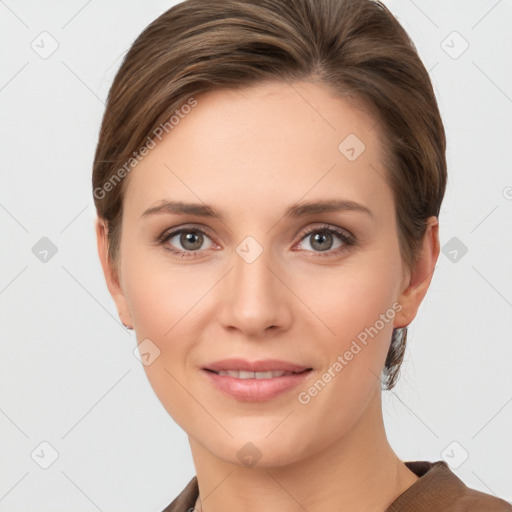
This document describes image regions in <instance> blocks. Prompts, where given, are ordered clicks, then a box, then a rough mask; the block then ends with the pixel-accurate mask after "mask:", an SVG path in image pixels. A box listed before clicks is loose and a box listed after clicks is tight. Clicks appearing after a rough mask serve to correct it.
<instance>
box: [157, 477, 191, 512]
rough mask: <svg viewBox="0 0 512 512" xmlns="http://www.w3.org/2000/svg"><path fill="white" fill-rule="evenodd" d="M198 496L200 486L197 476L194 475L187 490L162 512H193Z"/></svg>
mask: <svg viewBox="0 0 512 512" xmlns="http://www.w3.org/2000/svg"><path fill="white" fill-rule="evenodd" d="M198 495H199V486H198V483H197V476H195V475H194V477H193V478H192V480H190V481H189V483H188V484H187V485H186V487H185V489H183V491H181V493H180V494H179V495H178V496H177V497H176V499H175V500H174V501H173V502H172V503H171V504H169V505H167V507H165V508H164V510H162V512H192V511H193V510H194V505H195V503H196V499H197V497H198Z"/></svg>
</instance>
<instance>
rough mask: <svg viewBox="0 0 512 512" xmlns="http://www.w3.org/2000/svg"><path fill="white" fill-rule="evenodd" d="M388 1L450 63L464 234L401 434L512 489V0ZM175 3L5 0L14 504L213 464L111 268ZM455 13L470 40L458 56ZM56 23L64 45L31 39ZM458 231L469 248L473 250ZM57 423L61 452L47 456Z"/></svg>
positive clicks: (59, 504) (39, 504)
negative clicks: (196, 450)
mask: <svg viewBox="0 0 512 512" xmlns="http://www.w3.org/2000/svg"><path fill="white" fill-rule="evenodd" d="M206 3H207V2H205V4H206ZM386 4H387V5H388V6H389V8H390V9H391V11H392V12H393V13H394V14H395V15H396V16H397V17H398V19H399V20H400V22H401V23H402V24H403V26H404V27H405V29H406V30H407V31H408V32H409V34H410V35H411V37H412V39H413V41H414V42H415V44H416V46H417V48H418V50H419V53H420V56H421V57H422V59H423V61H424V63H425V66H426V67H427V69H428V70H429V72H430V74H431V77H432V81H433V84H434V88H435V91H436V95H437V97H438V100H439V105H440V109H441V113H442V116H443V120H444V123H445V128H446V131H447V137H448V152H447V156H448V164H449V183H448V189H447V193H446V198H445V201H444V205H443V209H442V214H441V216H440V224H441V230H440V236H441V243H442V245H443V246H445V252H446V254H441V255H440V258H439V262H438V265H437V269H436V271H435V275H434V278H433V282H432V285H431V289H430V291H429V293H428V295H427V298H426V300H425V302H424V304H423V305H422V307H421V309H420V314H419V316H418V318H417V319H416V320H415V321H414V322H413V324H412V326H411V328H410V331H409V332H410V341H409V345H408V349H407V353H406V361H405V363H404V366H403V368H402V377H401V380H400V381H399V384H398V386H397V387H396V388H395V389H394V390H393V391H392V392H389V393H385V395H384V405H385V421H386V426H387V430H388V434H389V437H390V441H391V443H392V445H393V447H394V448H395V450H396V451H397V453H398V455H399V456H400V457H401V458H402V459H403V460H432V461H434V460H440V459H442V458H444V459H446V460H447V461H448V462H450V463H452V464H453V466H454V469H453V471H454V472H455V473H456V474H457V475H458V476H459V477H460V478H461V479H462V480H463V481H464V482H465V483H466V484H467V485H468V486H470V487H473V488H475V489H479V490H482V491H484V492H487V493H490V494H496V495H498V496H500V497H502V498H505V499H507V500H509V501H512V435H511V433H512V376H511V371H510V367H511V363H512V343H511V337H510V332H511V327H512V326H511V320H512V315H511V312H512V311H511V308H512V286H511V284H512V270H511V265H510V262H511V261H512V250H511V249H512V229H511V224H512V223H511V218H512V217H511V211H512V200H511V199H512V173H511V169H512V167H511V160H512V158H511V150H510V146H511V140H512V138H511V131H512V130H511V123H510V120H511V114H512V74H511V67H512V59H511V58H510V55H511V51H510V50H511V49H512V33H511V32H510V22H511V19H512V3H511V2H510V1H506V0H502V1H496V0H487V1H476V0H475V1H471V2H468V1H466V0H465V1H462V0H459V1H452V2H443V1H440V0H438V1H430V2H427V1H420V0H415V1H414V2H413V1H410V0H402V1H400V2H399V1H386ZM172 5H173V2H171V1H168V2H165V1H162V0H159V1H142V0H141V1H139V2H133V1H132V2H122V1H121V0H110V1H104V2H100V1H99V0H92V1H91V0H90V1H88V2H87V1H84V0H73V1H67V2H56V1H45V2H37V1H35V0H30V1H29V0H25V1H21V0H5V1H3V0H0V44H1V49H2V51H1V56H0V70H1V71H0V108H1V119H2V122H1V124H0V130H1V134H0V136H1V140H2V152H1V155H2V158H1V164H2V166H1V169H2V186H1V187H0V220H1V223H2V239H1V244H0V251H1V253H0V254H1V277H0V314H1V317H0V322H1V328H2V336H1V343H2V348H1V357H0V376H1V377H0V378H1V386H0V429H1V430H0V432H1V445H0V457H1V461H2V463H1V465H0V510H1V511H2V512H14V511H28V510H32V511H37V512H46V511H52V512H60V511H66V512H69V511H70V510H74V511H95V510H101V511H105V512H107V511H119V510H124V511H127V512H129V511H140V510H153V511H156V512H158V511H160V510H161V509H162V508H164V506H166V505H167V504H168V503H170V501H171V500H172V499H174V497H175V496H176V495H177V494H178V493H179V492H180V491H181V490H182V489H183V487H184V486H185V485H186V483H187V482H188V481H189V480H190V478H191V477H192V476H193V475H194V474H195V471H194V467H193V464H192V459H191V456H190V453H189V446H188V441H187V437H186V435H185V433H184V432H183V431H182V430H181V429H180V428H179V427H178V426H177V425H176V424H175V423H174V421H173V420H172V419H171V418H170V417H169V416H168V414H167V413H166V412H165V410H164V408H163V407H162V406H161V404H160V402H159V401H158V399H157V398H156V396H155V395H154V393H153V390H152V389H151V387H150V385H149V382H148V380H147V378H146V376H145V373H144V371H143V368H142V365H141V364H140V363H139V361H138V360H137V359H136V358H135V357H134V355H133V350H134V348H135V347H136V343H137V342H136V339H135V335H134V334H133V332H129V331H126V330H125V329H124V328H123V327H122V325H121V324H120V322H119V319H118V316H117V312H116V309H115V307H114V303H113V301H112V300H111V297H110V295H109V294H108V291H107V288H106V285H105V283H104V279H103V275H102V272H101V267H100V264H99V260H98V257H97V252H96V239H95V235H94V229H93V221H94V216H95V211H94V204H93V200H92V191H91V184H90V183H91V164H92V159H93V153H94V149H95V144H96V140H97V135H98V130H99V126H100V121H101V116H102V113H103V110H104V100H105V98H106V95H107V92H108V88H109V86H110V84H111V82H112V80H113V78H114V74H115V72H116V70H117V69H118V66H119V65H120V62H121V58H122V56H123V54H124V52H125V51H126V50H127V49H128V48H129V46H130V45H131V43H132V42H133V40H134V39H135V38H136V36H137V35H138V34H139V33H140V32H141V31H142V29H143V28H144V27H146V25H147V24H149V23H150V22H151V21H152V20H153V19H155V18H156V17H157V16H158V15H159V14H161V13H162V12H164V11H165V10H167V9H168V8H169V7H171V6H172ZM43 31H47V32H48V33H49V34H50V35H51V36H50V37H49V36H46V35H43V36H40V34H41V32H43ZM453 31H456V32H458V33H459V34H460V36H461V37H462V38H463V39H464V40H466V41H467V43H468V44H469V48H468V49H467V50H466V51H465V52H464V53H462V54H461V55H460V56H458V57H457V58H454V56H457V54H458V53H460V51H461V50H462V49H463V48H464V46H463V44H464V41H463V40H462V39H461V38H459V36H457V35H453V34H452V33H453ZM42 38H46V39H44V40H43V41H42ZM52 38H53V39H54V40H55V41H57V42H58V48H57V50H56V51H55V52H54V53H53V54H52V55H50V56H48V58H42V57H41V56H40V54H38V53H37V52H36V51H35V50H34V49H33V48H32V46H31V45H33V46H35V47H36V48H38V49H39V52H43V51H49V49H51V44H52ZM33 41H34V43H33ZM443 41H444V43H443ZM37 45H39V46H37ZM450 54H451V55H450ZM42 237H47V238H49V239H50V240H51V241H52V242H53V244H55V246H56V247H57V249H58V251H57V253H56V254H55V255H54V256H53V257H51V258H50V257H48V261H47V262H42V261H40V259H38V258H37V257H36V255H35V254H34V253H33V251H32V248H33V247H34V245H35V244H36V243H37V242H38V241H39V240H40V239H41V238H42ZM453 237H456V238H457V239H458V240H459V241H460V242H462V243H463V244H464V245H465V246H466V247H467V248H468V251H467V253H466V254H465V255H462V252H461V251H460V250H459V249H457V248H456V250H458V252H457V259H456V261H452V260H453V258H454V256H455V253H453V252H452V253H451V254H450V251H453V249H454V247H455V246H454V247H452V246H450V245H449V246H447V247H446V244H447V243H448V242H449V241H450V240H451V239H452V238H453ZM451 243H452V244H453V243H459V242H457V241H455V242H454V241H452V242H451ZM459 245H460V243H459ZM43 441H46V442H48V443H50V445H51V446H52V447H53V448H54V449H55V450H56V451H57V452H58V458H57V460H56V461H55V462H54V463H53V464H52V465H51V466H50V467H49V468H48V469H43V468H42V467H40V465H39V464H41V463H42V464H44V462H45V459H46V462H49V461H50V459H49V458H48V457H51V450H50V449H49V448H47V447H46V448H45V445H43V446H42V447H41V446H40V443H42V442H43ZM454 442H455V444H452V443H454ZM34 450H35V453H36V454H38V455H34V458H32V457H31V453H33V452H34ZM466 452H467V454H468V458H467V459H466V460H465V461H463V462H462V463H461V461H462V460H463V458H464V456H465V454H466ZM36 461H37V462H36ZM459 464H460V465H459ZM455 466H457V467H456V468H455Z"/></svg>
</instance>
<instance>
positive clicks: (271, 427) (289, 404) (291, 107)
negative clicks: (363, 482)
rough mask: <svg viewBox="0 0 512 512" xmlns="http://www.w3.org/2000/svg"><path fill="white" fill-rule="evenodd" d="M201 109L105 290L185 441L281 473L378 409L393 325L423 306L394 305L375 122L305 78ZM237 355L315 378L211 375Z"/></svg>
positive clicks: (168, 160)
mask: <svg viewBox="0 0 512 512" xmlns="http://www.w3.org/2000/svg"><path fill="white" fill-rule="evenodd" d="M196 99H197V101H198V103H197V106H195V108H193V109H192V110H191V112H190V113H189V114H188V115H186V116H184V118H183V119H180V121H179V124H178V125H177V126H175V128H174V129H173V130H172V131H171V132H170V134H169V135H167V136H166V137H165V138H164V139H163V140H162V142H160V143H159V144H158V145H157V146H156V147H155V148H154V149H152V150H151V151H150V152H149V154H148V155H147V156H146V157H145V158H144V159H143V160H142V161H141V162H140V163H139V164H138V165H137V166H136V167H135V169H134V170H132V172H131V174H130V175H129V178H128V179H129V183H128V187H127V190H126V195H125V199H124V213H123V222H122V235H121V246H120V261H119V263H120V267H119V269H120V276H119V283H120V285H119V288H118V289H117V292H115V291H114V292H113V295H114V298H115V300H116V303H117V306H118V309H119V312H120V315H121V317H122V319H123V320H124V321H125V322H126V323H131V324H132V325H133V326H134V329H135V331H136V335H137V341H138V343H141V342H143V340H146V341H144V344H143V345H141V347H143V349H144V350H142V351H143V352H144V353H145V354H146V355H145V356H144V358H145V359H146V363H147V365H146V366H144V368H145V371H146V373H147V376H148V378H149V381H150V382H151V385H152V387H153V388H154V390H155V392H156V394H157V395H158V397H159V399H160V401H161V402H162V404H163V405H164V407H165V408H166V409H167V411H168V412H169V414H170V415H171V416H172V417H173V418H174V420H175V421H176V422H177V423H178V424H179V425H180V426H181V427H182V428H183V429H184V430H185V431H186V433H187V434H188V435H189V438H191V439H192V440H194V441H195V442H196V443H198V444H199V445H201V446H202V448H203V449H206V450H207V451H209V452H210V453H211V454H213V455H214V456H216V457H218V458H220V459H223V460H225V461H228V462H233V463H236V464H240V462H241V461H242V459H241V458H240V457H241V456H244V453H245V452H244V450H246V451H247V453H248V454H250V453H249V452H250V451H251V450H254V448H248V445H247V443H249V442H250V443H252V444H253V445H254V446H255V447H256V450H254V453H256V454H258V452H259V455H256V456H257V457H261V459H260V460H259V462H258V464H260V466H261V465H263V466H264V465H268V466H272V465H277V464H279V465H282V464H286V463H290V462H293V461H296V460H299V459H303V458H305V457H307V456H309V455H311V454H313V453H315V452H318V451H319V450H321V449H322V448H323V447H326V446H328V445H330V444H331V443H333V442H335V441H336V440H337V439H340V438H342V437H343V436H344V435H347V434H348V433H349V431H350V430H351V429H352V428H353V427H354V426H355V425H356V423H357V422H358V421H359V420H360V419H361V418H362V417H364V415H365V411H367V410H368V408H369V407H370V404H371V403H375V402H374V401H375V400H377V398H378V399H379V400H380V385H381V382H380V380H379V376H380V374H381V371H382V368H383V366H384V361H385V358H386V354H387V352H388V348H389V343H390V339H391V335H392V330H393V327H398V326H401V325H406V324H407V323H408V321H410V320H411V318H410V316H411V315H412V316H414V314H415V311H416V309H417V306H418V305H419V302H418V300H419V301H421V298H419V299H416V301H417V302H418V303H417V304H415V305H414V304H413V305H408V304H407V300H409V298H408V297H407V296H404V295H401V294H402V291H403V290H404V289H405V288H406V286H407V285H408V284H409V277H410V273H409V272H408V271H407V270H406V269H405V267H404V265H403V263H402V260H401V256H400V251H399V243H398V232H397V225H396V220H395V206H394V201H393V196H392V191H391V189H390V188H389V186H388V185H387V183H386V180H385V179H384V176H385V175H386V171H385V169H384V167H383V165H382V162H381V159H382V154H381V148H380V147H379V144H378V140H377V134H376V130H377V126H375V120H374V119H371V118H369V117H367V116H366V115H365V114H363V113H362V112H361V111H358V110H355V109H353V108H351V107H350V106H349V105H348V104H347V103H345V102H343V101H342V100H340V99H337V98H335V97H334V96H332V95H331V94H330V93H329V92H328V90H327V89H324V88H323V87H321V86H319V85H314V84H311V83H306V82H303V83H297V84H295V85H294V86H293V87H292V86H290V85H286V84H283V83H267V84H265V85H259V86H258V87H253V88H251V89H245V90H243V91H241V92H229V91H216V92H213V93H209V94H206V95H202V96H198V97H196ZM166 202H169V203H171V202H172V203H180V204H182V205H192V204H194V205H196V206H197V208H196V210H197V211H191V210H189V213H179V212H178V210H177V209H176V208H175V207H172V206H169V205H168V206H167V207H166V206H165V204H166ZM317 203H327V204H328V205H330V206H329V207H328V208H327V207H320V206H312V205H317ZM335 203H339V204H338V205H337V206H336V205H335ZM333 205H335V207H334V208H332V206H333ZM306 206H307V207H306ZM214 213H215V214H218V215H219V216H221V217H217V216H216V215H214ZM326 229H327V230H328V231H326ZM178 230H182V232H181V233H177V232H178ZM309 231H311V232H310V233H309V234H307V233H308V232H309ZM166 235H168V236H166ZM110 286H111V291H112V290H113V289H114V288H113V287H115V285H112V284H111V285H110ZM407 315H409V317H407ZM147 340H150V341H147ZM158 351H159V352H158ZM148 354H149V355H148ZM155 356H156V358H155ZM228 358H241V359H244V360H247V361H249V362H254V361H260V360H266V359H277V360H280V361H285V362H288V363H291V364H294V365H297V366H298V367H300V368H310V369H311V370H310V371H307V372H306V373H304V374H302V375H300V376H293V375H292V376H288V377H271V375H270V374H268V375H267V376H266V377H267V379H266V380H265V381H261V382H260V383H258V382H257V381H255V380H253V381H252V382H248V381H247V380H242V379H239V378H237V377H234V376H231V377H230V376H227V377H226V376H220V375H218V376H215V377H213V376H212V373H211V372H209V371H208V370H206V369H205V368H209V367H210V366H213V363H215V362H217V361H221V360H224V359H228ZM221 366H222V365H221ZM264 366H265V365H264ZM278 367H279V365H278ZM242 375H244V374H242ZM269 379H270V380H269ZM274 379H276V380H274ZM222 383H224V385H225V386H227V387H228V388H229V389H231V392H228V391H225V390H223V389H221V387H220V386H222ZM280 383H283V388H280V385H281V384H280ZM217 384H219V385H217ZM250 386H252V387H251V389H246V387H250ZM257 386H259V387H258V388H257V389H256V387H257ZM286 386H291V387H286ZM276 388H277V389H276ZM284 388H286V389H284ZM236 390H238V394H237V391H236ZM258 393H259V394H258Z"/></svg>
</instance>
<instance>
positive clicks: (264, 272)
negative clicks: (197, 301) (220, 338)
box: [222, 237, 288, 336]
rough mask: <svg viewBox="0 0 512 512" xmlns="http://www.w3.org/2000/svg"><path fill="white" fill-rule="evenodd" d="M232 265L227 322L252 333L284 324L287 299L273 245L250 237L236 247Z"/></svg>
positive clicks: (229, 277) (225, 314)
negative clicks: (276, 273) (276, 269)
mask: <svg viewBox="0 0 512 512" xmlns="http://www.w3.org/2000/svg"><path fill="white" fill-rule="evenodd" d="M232 266H233V270H232V271H231V272H230V273H229V275H228V276H227V278H228V279H227V283H226V285H227V287H226V290H225V291H226V294H227V295H226V297H225V301H224V304H225V309H224V314H223V316H222V319H223V323H224V325H225V326H232V327H237V328H238V329H239V330H242V331H244V332H245V334H246V335H249V334H250V335H252V336H258V335H260V334H262V333H263V331H264V330H265V329H267V328H268V327H270V326H273V327H278V326H283V325H284V323H285V321H286V319H287V318H288V316H287V315H286V314H284V312H285V310H286V309H287V308H286V304H285V303H284V301H285V300H286V299H285V297H284V296H283V290H282V287H283V285H282V284H281V282H280V281H279V279H277V278H276V276H275V275H274V272H275V270H274V269H273V267H275V266H276V262H275V261H274V259H273V258H272V251H271V250H270V248H267V247H264V246H263V244H261V243H259V242H258V241H257V240H256V239H255V238H253V237H246V238H245V239H244V240H243V241H242V242H241V243H240V244H239V245H238V246H237V247H236V248H235V251H234V254H233V259H232ZM269 267H270V268H269ZM271 269H272V270H271ZM283 314H284V315H283Z"/></svg>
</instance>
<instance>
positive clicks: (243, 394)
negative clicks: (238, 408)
mask: <svg viewBox="0 0 512 512" xmlns="http://www.w3.org/2000/svg"><path fill="white" fill-rule="evenodd" d="M249 371H250V370H249ZM312 371H313V370H311V369H307V370H304V371H303V372H301V373H294V374H289V375H283V376H281V377H273V378H271V379H239V378H237V377H231V376H230V375H218V374H216V373H214V372H213V371H211V370H207V369H205V368H203V369H202V372H203V373H204V374H205V375H206V376H207V378H209V379H210V382H212V384H213V385H214V386H215V387H216V388H217V389H218V390H220V391H222V392H224V393H226V394H228V395H230V396H232V397H234V398H236V399H237V400H241V401H243V402H264V401H266V400H271V399H272V398H274V397H276V396H278V395H280V394H281V393H284V392H285V391H289V390H291V389H293V388H295V387H297V386H298V385H299V384H301V383H302V382H303V381H304V380H305V379H306V378H307V377H308V376H309V375H310V374H311V373H312Z"/></svg>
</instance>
